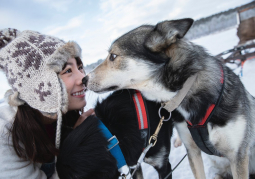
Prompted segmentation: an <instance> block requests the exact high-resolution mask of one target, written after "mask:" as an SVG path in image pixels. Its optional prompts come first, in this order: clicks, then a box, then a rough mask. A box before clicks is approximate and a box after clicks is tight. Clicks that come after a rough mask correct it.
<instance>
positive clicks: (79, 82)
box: [76, 71, 85, 85]
mask: <svg viewBox="0 0 255 179" xmlns="http://www.w3.org/2000/svg"><path fill="white" fill-rule="evenodd" d="M84 77H85V74H84V73H82V72H80V71H79V72H78V74H77V79H76V82H77V84H78V85H81V84H82V79H83V78H84Z"/></svg>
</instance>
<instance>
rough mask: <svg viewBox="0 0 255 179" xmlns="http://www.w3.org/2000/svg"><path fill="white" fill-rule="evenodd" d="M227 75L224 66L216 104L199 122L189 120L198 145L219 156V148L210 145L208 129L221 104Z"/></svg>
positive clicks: (212, 105) (209, 108)
mask: <svg viewBox="0 0 255 179" xmlns="http://www.w3.org/2000/svg"><path fill="white" fill-rule="evenodd" d="M224 78H225V76H224V71H223V67H221V80H220V82H221V84H222V87H221V92H220V95H219V97H218V99H217V101H216V103H215V104H211V105H210V106H209V107H208V109H207V111H206V114H205V116H204V117H203V119H202V120H201V121H200V122H199V123H198V124H197V125H194V124H192V123H191V122H190V121H187V123H188V128H189V131H190V133H191V136H192V138H193V140H194V141H195V143H196V144H197V146H198V147H199V148H200V149H201V150H202V151H203V152H205V153H207V154H209V155H217V156H222V155H221V154H220V153H219V152H218V151H217V150H215V148H214V147H213V146H212V145H210V144H209V143H208V142H206V141H209V133H208V129H207V123H208V122H209V121H210V119H211V117H212V116H213V114H214V112H215V109H217V107H218V106H219V104H220V102H221V99H222V94H223V91H224V87H225V79H224Z"/></svg>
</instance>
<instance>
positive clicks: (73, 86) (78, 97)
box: [60, 58, 86, 111]
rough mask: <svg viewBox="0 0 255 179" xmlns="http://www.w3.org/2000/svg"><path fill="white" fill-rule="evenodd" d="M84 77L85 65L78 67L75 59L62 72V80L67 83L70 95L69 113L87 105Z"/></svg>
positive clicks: (71, 59) (69, 61)
mask: <svg viewBox="0 0 255 179" xmlns="http://www.w3.org/2000/svg"><path fill="white" fill-rule="evenodd" d="M84 76H85V73H84V71H83V65H82V64H80V65H78V64H77V62H76V59H75V58H70V59H69V60H68V61H67V63H66V66H65V68H64V69H63V70H62V71H61V72H60V78H61V79H62V80H63V82H64V83H65V85H66V90H67V94H68V111H70V110H77V109H81V108H83V107H84V106H85V105H86V100H85V90H86V88H85V86H84V84H82V78H83V77H84Z"/></svg>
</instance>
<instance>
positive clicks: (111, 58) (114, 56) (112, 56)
mask: <svg viewBox="0 0 255 179" xmlns="http://www.w3.org/2000/svg"><path fill="white" fill-rule="evenodd" d="M116 57H117V55H115V54H113V53H112V54H111V55H110V61H113V60H115V58H116Z"/></svg>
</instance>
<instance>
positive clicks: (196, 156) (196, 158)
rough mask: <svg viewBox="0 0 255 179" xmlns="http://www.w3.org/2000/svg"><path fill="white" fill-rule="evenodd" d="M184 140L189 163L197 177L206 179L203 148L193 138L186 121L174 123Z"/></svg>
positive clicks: (197, 178)
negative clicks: (202, 154)
mask: <svg viewBox="0 0 255 179" xmlns="http://www.w3.org/2000/svg"><path fill="white" fill-rule="evenodd" d="M174 125H175V127H176V129H177V131H178V133H179V135H180V138H181V140H182V142H183V143H184V145H185V147H186V149H187V153H188V158H189V164H190V167H191V169H192V172H193V174H194V177H195V178H196V179H205V171H204V165H203V160H202V156H201V150H200V149H199V148H198V147H197V145H196V143H195V142H194V140H193V139H192V136H191V134H190V131H189V129H188V128H187V123H186V122H185V121H183V122H180V123H177V122H176V123H175V124H174Z"/></svg>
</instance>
